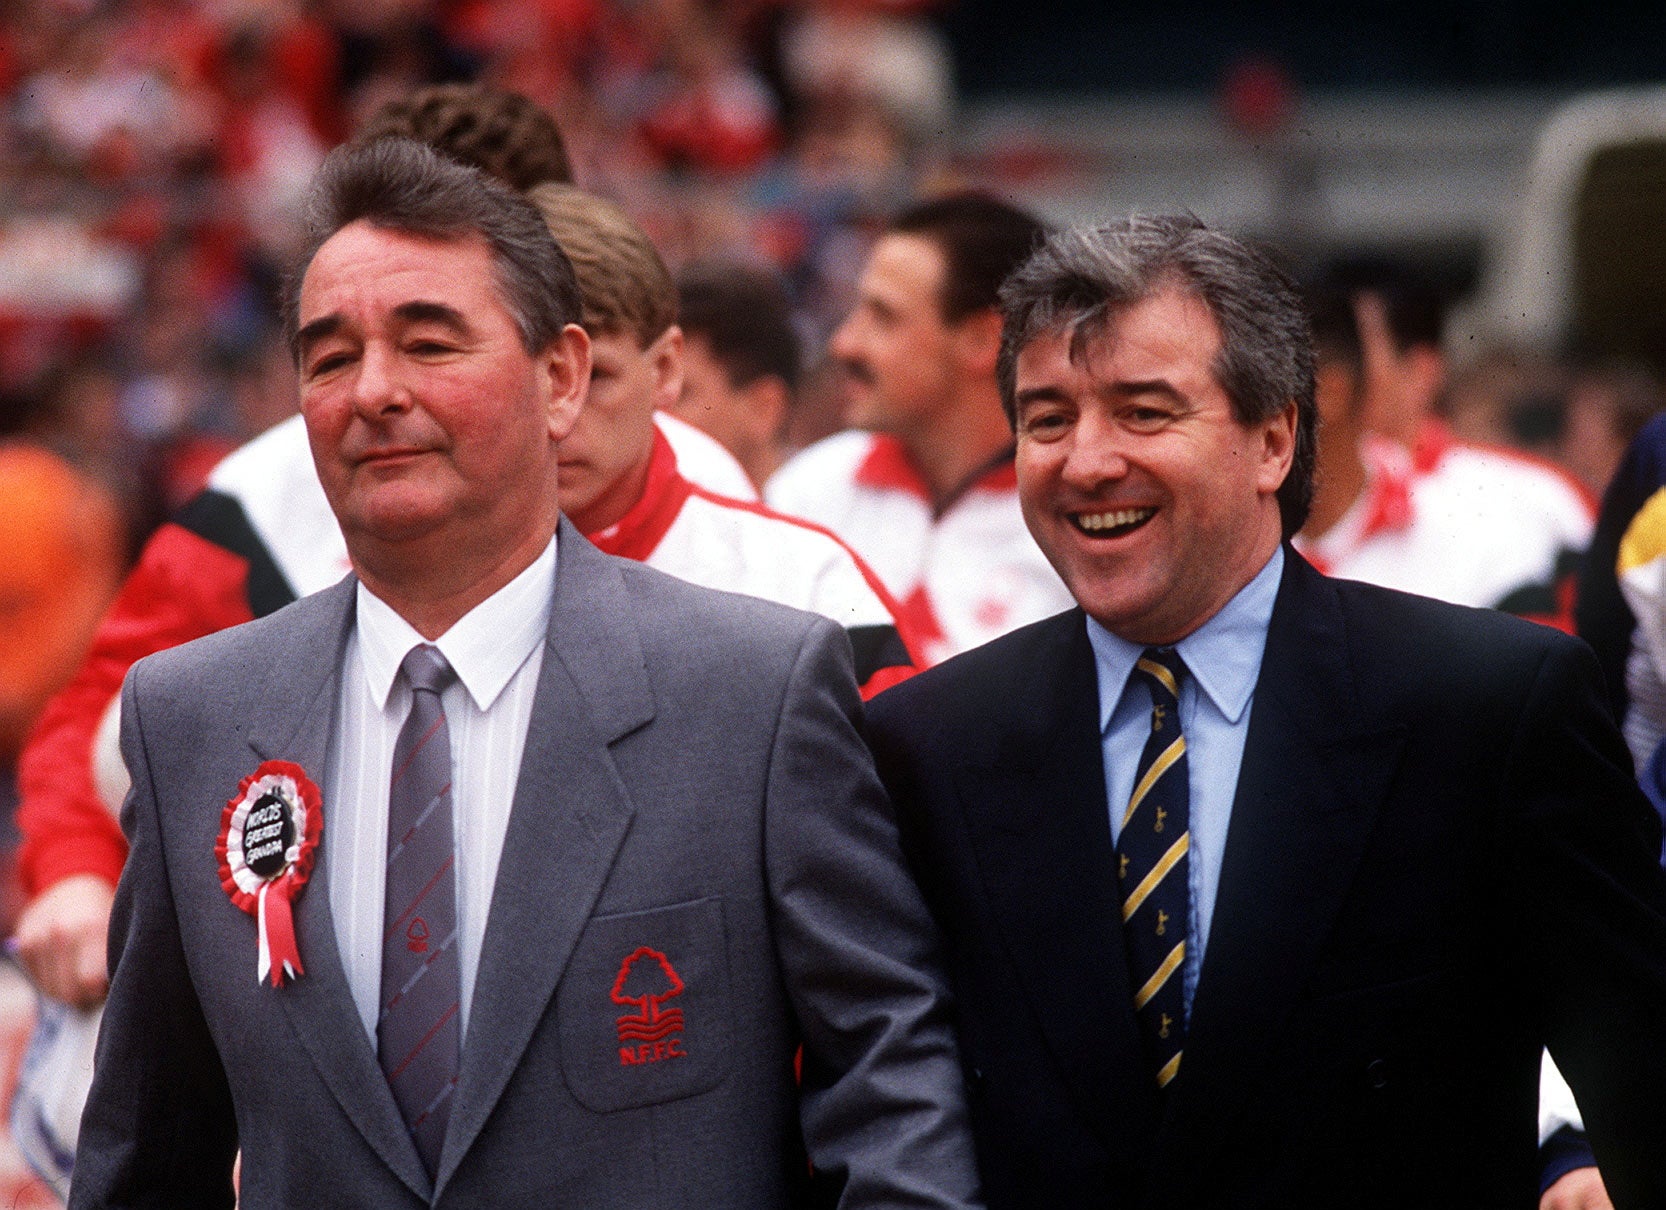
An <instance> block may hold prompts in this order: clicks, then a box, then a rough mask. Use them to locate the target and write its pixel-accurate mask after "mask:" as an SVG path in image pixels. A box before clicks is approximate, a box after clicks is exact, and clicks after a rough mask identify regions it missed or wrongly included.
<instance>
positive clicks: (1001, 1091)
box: [868, 217, 1666, 1210]
mask: <svg viewBox="0 0 1666 1210" xmlns="http://www.w3.org/2000/svg"><path fill="white" fill-rule="evenodd" d="M1002 298H1003V310H1004V321H1005V331H1004V338H1003V349H1002V356H1001V371H1000V372H1001V385H1002V393H1003V397H1004V401H1005V404H1006V407H1007V409H1008V413H1009V416H1010V417H1011V418H1012V420H1013V423H1014V427H1015V430H1016V433H1017V438H1018V454H1017V469H1018V478H1019V492H1020V497H1021V500H1022V504H1023V508H1024V515H1025V520H1026V522H1027V523H1028V525H1029V528H1030V530H1031V532H1032V533H1033V534H1034V535H1035V537H1036V540H1037V542H1038V543H1039V544H1040V545H1041V547H1042V549H1043V550H1044V551H1045V552H1046V553H1047V555H1048V557H1049V559H1050V560H1051V561H1052V563H1053V566H1054V567H1055V568H1057V569H1058V571H1059V573H1060V575H1061V576H1062V577H1063V578H1064V580H1065V582H1066V583H1067V584H1068V585H1069V587H1070V589H1071V592H1072V594H1073V595H1074V596H1075V598H1076V600H1077V602H1078V604H1079V608H1077V609H1074V610H1072V611H1070V612H1068V613H1065V614H1061V615H1059V616H1058V617H1055V618H1052V619H1050V620H1047V621H1044V622H1040V623H1037V624H1036V625H1033V626H1030V627H1028V628H1025V629H1023V630H1020V631H1017V632H1015V633H1013V634H1011V635H1008V636H1006V637H1004V638H1002V639H999V640H997V641H995V642H993V643H990V644H988V645H987V646H984V647H982V648H979V649H976V650H974V651H972V652H969V653H967V654H966V655H964V656H961V657H960V658H958V659H955V660H952V661H949V662H948V663H946V664H944V665H943V666H941V667H940V668H938V669H935V670H933V671H932V672H929V673H926V674H924V675H922V676H920V677H918V678H916V679H915V680H913V681H912V682H909V683H907V684H905V685H902V686H899V687H898V688H897V689H895V690H892V691H890V692H888V693H886V694H884V695H882V696H881V697H880V698H879V699H878V700H877V701H876V702H874V703H873V704H872V706H871V710H870V715H869V722H868V725H869V731H870V742H871V744H872V745H873V747H874V749H875V752H876V754H877V756H878V758H879V763H880V768H881V772H882V775H883V776H884V777H885V779H886V781H887V783H888V784H889V787H890V789H891V792H892V794H893V796H894V797H895V799H896V801H897V805H898V808H899V811H900V813H901V816H902V820H903V828H904V836H905V843H906V845H907V847H908V848H909V850H910V856H911V860H912V861H913V864H914V867H915V870H916V873H917V875H918V877H919V878H920V879H921V881H922V884H923V885H924V887H925V890H926V894H927V898H928V901H929V902H930V904H931V906H932V909H933V911H934V913H935V914H936V916H937V918H938V920H939V922H940V923H941V925H942V926H943V928H944V930H945V933H946V935H947V938H948V954H949V963H950V973H951V979H952V981H953V984H954V989H955V992H956V995H957V1000H958V1003H959V1011H960V1021H959V1028H960V1037H961V1051H962V1060H963V1062H964V1064H965V1065H966V1069H967V1079H968V1083H969V1085H970V1088H971V1094H972V1111H973V1124H974V1131H975V1137H976V1141H977V1143H978V1145H979V1153H980V1156H979V1158H980V1163H981V1166H982V1170H983V1176H984V1180H985V1189H986V1192H987V1194H988V1198H989V1204H990V1206H991V1207H1022V1206H1032V1205H1046V1206H1049V1207H1077V1206H1080V1207H1088V1206H1092V1207H1097V1208H1104V1207H1124V1206H1129V1207H1134V1206H1137V1207H1192V1206H1211V1207H1213V1206H1230V1207H1235V1208H1236V1207H1272V1206H1281V1207H1289V1206H1296V1207H1340V1206H1347V1207H1379V1206H1380V1207H1384V1208H1385V1210H1386V1208H1388V1207H1396V1208H1404V1207H1412V1206H1415V1207H1452V1208H1453V1210H1457V1208H1459V1207H1463V1208H1465V1210H1475V1208H1477V1207H1503V1206H1520V1207H1530V1206H1532V1205H1533V1203H1534V1199H1535V1194H1536V1175H1537V1164H1536V1156H1535V1143H1536V1131H1535V1126H1536V1119H1535V1103H1536V1093H1537V1087H1538V1071H1539V1053H1540V1048H1541V1047H1542V1046H1545V1045H1548V1046H1549V1048H1550V1050H1551V1052H1552V1054H1553V1055H1554V1056H1555V1058H1556V1060H1557V1062H1558V1063H1559V1064H1560V1065H1561V1067H1562V1070H1563V1071H1564V1072H1565V1073H1566V1074H1567V1076H1568V1078H1569V1081H1570V1083H1572V1085H1573V1087H1574V1089H1575V1091H1576V1093H1577V1094H1578V1096H1579V1098H1580V1102H1581V1105H1582V1107H1583V1108H1584V1109H1585V1111H1586V1121H1587V1124H1588V1125H1589V1127H1590V1129H1591V1133H1592V1137H1593V1140H1594V1143H1595V1147H1596V1154H1597V1159H1598V1162H1599V1164H1600V1166H1601V1167H1602V1170H1603V1174H1604V1176H1605V1177H1606V1178H1607V1180H1608V1185H1609V1189H1610V1191H1611V1192H1612V1194H1613V1197H1614V1201H1615V1204H1616V1205H1618V1206H1620V1207H1628V1206H1637V1207H1646V1206H1662V1205H1666V1164H1662V1163H1661V1162H1660V1158H1659V1146H1660V1143H1661V1140H1663V1139H1666V882H1663V878H1662V875H1661V872H1660V869H1659V867H1658V866H1657V865H1656V862H1655V854H1656V853H1657V852H1658V849H1659V826H1658V823H1657V821H1656V820H1655V818H1654V816H1653V814H1652V813H1651V812H1650V810H1649V809H1648V807H1647V805H1646V804H1645V803H1644V802H1643V800H1642V799H1641V797H1640V796H1639V794H1638V793H1637V791H1636V788H1635V786H1634V784H1633V782H1632V778H1631V774H1630V765H1629V761H1628V760H1627V758H1626V753H1625V748H1624V746H1623V745H1622V743H1621V742H1620V738H1619V736H1618V734H1617V733H1616V732H1615V729H1614V727H1613V725H1612V723H1611V722H1610V720H1609V719H1608V717H1607V714H1606V712H1605V707H1604V706H1603V700H1602V698H1603V695H1602V688H1601V684H1600V678H1599V676H1598V673H1597V670H1596V665H1595V662H1594V661H1593V659H1592V657H1591V654H1590V652H1589V651H1588V650H1587V649H1586V648H1584V647H1583V646H1582V645H1580V644H1578V643H1577V642H1575V641H1573V640H1571V639H1568V638H1566V637H1565V636H1563V635H1561V634H1558V633H1555V632H1553V631H1551V630H1549V629H1548V628H1545V627H1540V626H1536V625H1532V624H1529V623H1525V622H1521V621H1519V620H1517V619H1514V618H1510V617H1505V616H1501V615H1498V614H1494V613H1488V612H1481V611H1476V610H1466V609H1461V608H1457V607H1453V606H1447V605H1442V604H1437V603H1435V602H1432V601H1428V600H1424V599H1422V598H1417V597H1411V596H1407V595H1404V594H1398V593H1393V592H1388V591H1384V590H1381V589H1376V588H1371V587H1367V586H1364V585H1359V584H1353V583H1348V582H1344V581H1337V580H1329V579H1326V578H1325V577H1323V576H1321V575H1319V574H1318V573H1317V572H1315V571H1314V570H1313V569H1312V568H1311V567H1310V566H1308V564H1306V563H1305V562H1304V561H1303V560H1302V559H1301V557H1300V556H1299V555H1297V554H1296V553H1295V552H1294V551H1293V550H1292V549H1291V548H1290V547H1289V545H1288V538H1289V536H1290V535H1291V534H1293V533H1294V532H1295V531H1296V530H1297V529H1298V528H1299V527H1300V526H1301V524H1302V521H1303V519H1304V517H1305V515H1306V511H1307V507H1308V503H1309V500H1310V498H1311V493H1312V476H1313V465H1314V441H1315V433H1314V429H1315V416H1314V407H1313V361H1312V353H1311V348H1310V343H1309V338H1308V333H1307V325H1306V321H1305V318H1304V316H1303V313H1302V310H1301V307H1300V305H1299V304H1298V302H1297V300H1296V297H1295V294H1294V291H1293V290H1292V288H1291V285H1290V283H1289V281H1288V280H1287V279H1286V277H1285V276H1284V274H1283V273H1282V272H1281V271H1280V270H1279V269H1278V268H1276V267H1275V266H1274V265H1273V264H1272V263H1271V262H1270V261H1268V260H1267V259H1266V258H1265V257H1264V256H1262V255H1261V254H1259V253H1257V252H1255V251H1253V250H1252V249H1249V248H1247V247H1245V246H1244V245H1242V244H1240V243H1238V242H1237V241H1234V240H1232V239H1230V238H1228V237H1226V236H1224V235H1221V234H1219V233H1217V232H1213V231H1210V230H1208V229H1206V228H1205V227H1203V226H1202V224H1200V223H1198V222H1197V221H1196V220H1194V219H1189V218H1146V217H1135V218H1132V219H1130V220H1128V221H1126V222H1123V223H1120V224H1115V225H1112V226H1108V227H1103V228H1099V229H1094V230H1074V231H1068V232H1063V233H1060V234H1058V235H1056V236H1054V237H1053V238H1052V239H1050V240H1049V241H1048V242H1047V244H1045V245H1044V246H1043V247H1042V248H1041V249H1040V250H1039V251H1038V252H1037V253H1036V255H1035V256H1034V257H1033V258H1032V259H1031V260H1030V261H1029V262H1028V263H1027V264H1026V265H1025V266H1024V267H1023V268H1021V269H1020V270H1019V271H1018V272H1017V273H1016V274H1015V275H1014V276H1013V277H1012V278H1010V279H1009V280H1008V282H1007V284H1006V286H1005V287H1004V288H1003V292H1002Z"/></svg>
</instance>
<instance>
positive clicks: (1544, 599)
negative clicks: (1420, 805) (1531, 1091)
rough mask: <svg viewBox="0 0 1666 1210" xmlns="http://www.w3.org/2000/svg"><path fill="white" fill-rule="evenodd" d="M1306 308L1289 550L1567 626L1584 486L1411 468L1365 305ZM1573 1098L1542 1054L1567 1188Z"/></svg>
mask: <svg viewBox="0 0 1666 1210" xmlns="http://www.w3.org/2000/svg"><path fill="white" fill-rule="evenodd" d="M1308 311H1309V315H1310V318H1311V321H1312V326H1313V347H1314V388H1315V389H1314V402H1315V404H1316V406H1317V408H1318V411H1319V424H1320V430H1319V461H1318V467H1317V471H1318V473H1317V475H1316V485H1315V491H1314V498H1313V507H1312V510H1311V512H1310V513H1309V515H1308V520H1307V524H1306V525H1305V526H1304V527H1303V528H1302V531H1301V533H1300V534H1298V535H1297V536H1296V539H1295V545H1296V549H1297V550H1299V551H1301V552H1302V554H1303V555H1304V556H1305V557H1307V559H1308V560H1309V561H1311V562H1312V563H1313V564H1314V566H1316V567H1318V568H1319V569H1320V570H1321V571H1324V572H1326V573H1327V574H1330V575H1335V576H1341V577H1343V578H1346V579H1351V580H1364V581H1366V582H1367V583H1372V584H1381V585H1383V586H1385V587H1388V588H1397V589H1400V590H1402V591H1405V592H1415V593H1419V594H1421V595H1423V596H1430V597H1436V598H1438V599H1440V600H1444V601H1452V602H1454V603H1456V604H1459V605H1476V606H1482V607H1489V608H1497V609H1503V610H1506V611H1508V612H1511V613H1516V614H1519V615H1522V616H1524V617H1529V618H1532V619H1534V620H1536V621H1541V622H1546V623H1548V624H1550V625H1554V626H1557V627H1559V628H1560V629H1564V630H1571V629H1572V626H1573V618H1572V615H1571V611H1570V606H1571V601H1569V600H1568V599H1567V597H1568V594H1567V593H1566V592H1565V586H1566V583H1567V581H1568V578H1569V576H1570V575H1571V574H1572V573H1571V568H1570V562H1571V560H1572V558H1573V557H1574V556H1575V555H1576V554H1577V553H1578V552H1579V551H1581V550H1583V549H1584V547H1585V545H1586V544H1587V542H1588V541H1589V534H1590V527H1591V516H1590V506H1589V502H1588V501H1587V500H1586V498H1585V497H1584V496H1583V495H1582V494H1581V493H1580V492H1579V491H1577V490H1575V489H1574V488H1573V487H1572V486H1571V485H1565V484H1561V483H1559V482H1558V481H1557V480H1556V479H1554V478H1553V477H1550V476H1548V474H1547V473H1546V472H1543V471H1541V470H1540V468H1538V467H1536V466H1531V465H1525V464H1523V465H1522V466H1519V467H1518V466H1514V465H1512V464H1511V462H1510V461H1509V456H1508V455H1504V454H1489V453H1487V452H1485V451H1483V450H1481V449H1480V447H1475V446H1457V445H1450V444H1449V445H1448V446H1447V448H1445V449H1444V450H1443V451H1442V452H1441V455H1440V457H1438V458H1437V459H1436V460H1435V465H1434V466H1433V467H1431V468H1430V469H1429V470H1428V471H1426V472H1425V473H1422V474H1419V473H1417V470H1416V467H1415V465H1414V462H1413V458H1412V454H1411V452H1410V451H1409V450H1407V449H1406V448H1405V447H1404V446H1402V445H1400V444H1398V443H1396V442H1393V441H1389V440H1387V439H1385V438H1383V437H1380V436H1375V435H1372V434H1370V433H1368V432H1367V430H1366V407H1367V398H1368V394H1369V389H1370V386H1369V380H1368V377H1367V370H1366V356H1365V341H1364V339H1363V335H1364V331H1365V329H1366V326H1367V325H1368V324H1369V323H1370V322H1372V316H1371V312H1370V308H1368V307H1364V308H1362V307H1360V306H1359V305H1358V299H1357V297H1356V296H1355V295H1354V294H1353V293H1352V292H1351V291H1350V290H1348V289H1347V288H1345V287H1342V286H1339V285H1338V284H1337V283H1336V282H1323V283H1321V284H1319V285H1317V286H1315V287H1314V288H1312V289H1310V290H1309V292H1308ZM1528 472H1531V473H1528ZM1572 1099H1573V1098H1572V1095H1571V1093H1570V1092H1569V1091H1568V1088H1567V1084H1566V1082H1565V1081H1564V1080H1563V1079H1562V1076H1561V1073H1560V1072H1558V1071H1557V1069H1556V1067H1555V1065H1554V1064H1553V1063H1552V1062H1551V1061H1550V1059H1549V1056H1548V1055H1547V1056H1545V1059H1544V1062H1543V1074H1542V1076H1541V1100H1542V1101H1543V1103H1544V1105H1545V1109H1544V1111H1543V1113H1542V1114H1541V1120H1542V1125H1541V1132H1540V1135H1541V1137H1540V1141H1541V1143H1542V1144H1543V1145H1544V1150H1543V1152H1542V1155H1541V1164H1542V1175H1543V1180H1542V1185H1543V1186H1544V1187H1545V1188H1549V1187H1552V1186H1555V1185H1556V1183H1557V1182H1559V1181H1562V1180H1564V1179H1565V1180H1566V1181H1568V1182H1569V1187H1570V1188H1571V1187H1572V1186H1573V1185H1574V1184H1584V1183H1587V1182H1596V1178H1595V1177H1594V1175H1593V1173H1594V1167H1593V1165H1594V1160H1593V1158H1592V1154H1591V1149H1590V1146H1589V1144H1588V1143H1587V1142H1586V1141H1585V1139H1584V1136H1583V1134H1582V1133H1581V1132H1580V1131H1579V1130H1578V1127H1579V1125H1580V1122H1579V1120H1578V1117H1577V1115H1576V1114H1569V1113H1568V1112H1567V1111H1566V1106H1568V1105H1571V1104H1572ZM1541 1191H1543V1190H1541ZM1563 1191H1564V1192H1566V1190H1565V1189H1564V1190H1563ZM1597 1192H1601V1186H1600V1182H1597ZM1601 1204H1602V1203H1593V1210H1594V1207H1595V1206H1598V1205H1601Z"/></svg>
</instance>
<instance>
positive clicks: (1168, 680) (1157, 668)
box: [1134, 647, 1186, 701]
mask: <svg viewBox="0 0 1666 1210" xmlns="http://www.w3.org/2000/svg"><path fill="white" fill-rule="evenodd" d="M1134 671H1135V672H1137V673H1138V674H1140V675H1141V676H1143V677H1144V678H1145V680H1146V683H1147V684H1149V685H1150V686H1151V689H1152V692H1153V693H1162V694H1164V695H1166V696H1167V697H1168V698H1169V699H1171V700H1173V701H1179V700H1180V682H1181V681H1182V680H1183V679H1184V678H1185V675H1186V663H1185V661H1184V660H1182V659H1181V658H1180V653H1179V652H1178V651H1176V650H1175V649H1174V648H1172V647H1147V648H1146V649H1145V650H1144V651H1143V652H1142V653H1141V654H1140V658H1139V659H1138V660H1136V661H1135V663H1134ZM1157 700H1161V699H1157Z"/></svg>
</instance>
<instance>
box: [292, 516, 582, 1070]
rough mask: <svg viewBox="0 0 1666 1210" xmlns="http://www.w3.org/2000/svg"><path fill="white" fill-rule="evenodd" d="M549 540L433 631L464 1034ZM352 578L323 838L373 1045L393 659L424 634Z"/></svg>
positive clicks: (351, 976) (516, 761)
mask: <svg viewBox="0 0 1666 1210" xmlns="http://www.w3.org/2000/svg"><path fill="white" fill-rule="evenodd" d="M554 586H555V540H554V539H553V538H552V539H551V540H550V544H549V546H548V547H546V548H545V550H544V553H543V554H542V555H540V556H539V557H538V558H537V560H535V561H534V562H533V564H532V565H531V566H530V567H528V568H527V569H526V570H525V571H523V572H522V573H521V574H520V575H518V576H516V577H515V578H514V579H513V580H511V581H510V582H509V583H508V584H506V585H504V586H503V587H502V588H500V589H499V590H498V591H497V592H496V593H494V594H493V595H492V596H490V597H488V598H487V599H486V600H484V601H482V602H481V603H480V604H479V605H476V606H475V607H474V608H473V609H471V610H470V611H469V612H468V613H466V614H465V615H463V617H462V618H461V619H460V620H459V621H458V622H457V624H456V625H454V626H453V627H452V628H451V629H450V630H448V631H446V632H445V634H443V635H441V636H440V637H439V638H438V639H437V640H435V642H434V646H436V647H438V648H439V649H440V651H441V652H442V653H443V654H444V655H445V658H446V659H447V660H449V661H450V663H451V666H452V668H454V669H455V670H456V672H457V680H456V682H454V683H453V684H452V685H451V687H450V688H448V689H447V690H446V691H445V692H444V693H443V694H442V695H441V698H440V700H441V703H442V704H443V705H444V707H445V716H446V725H447V728H448V729H449V731H450V733H451V767H452V790H451V800H452V821H453V828H454V831H455V833H456V843H457V864H456V867H455V868H456V871H457V934H458V961H459V963H460V966H461V980H462V989H461V990H462V1004H461V1007H460V1008H459V1010H458V1011H459V1015H460V1022H459V1024H460V1026H461V1028H462V1032H463V1037H464V1038H465V1039H466V1038H467V1037H468V1023H469V1008H470V1004H471V1002H472V1000H473V997H474V981H475V975H476V973H477V972H478V971H479V969H480V943H481V940H482V938H483V937H484V936H485V933H486V914H487V912H488V910H489V909H490V908H491V903H492V888H493V886H494V884H495V883H496V881H497V867H498V857H499V856H500V855H501V854H502V852H503V837H504V832H505V831H506V830H507V828H508V826H509V808H510V806H511V805H512V804H513V803H514V800H515V787H516V784H517V783H518V782H519V780H520V768H521V753H522V751H523V749H524V748H525V747H526V728H527V723H528V721H529V720H530V719H531V717H532V696H533V692H534V691H535V690H536V689H537V687H538V673H539V670H540V669H541V668H542V667H543V663H544V634H545V631H546V630H547V629H548V627H549V617H550V594H551V592H552V591H553V589H554ZM426 641H427V640H425V639H424V638H423V637H422V636H421V635H420V634H418V633H417V632H416V630H415V629H413V628H412V626H411V625H410V623H408V622H406V621H405V619H404V618H402V617H400V616H399V615H398V614H397V613H395V612H394V611H393V609H392V608H391V607H390V606H389V605H388V604H387V603H386V602H384V601H381V600H379V599H378V598H377V597H375V596H374V595H373V594H372V593H371V592H370V590H369V589H367V588H365V586H364V585H363V584H360V585H359V593H358V602H357V613H356V615H355V618H354V623H353V628H352V630H351V631H350V632H349V633H348V636H347V650H346V653H345V655H344V657H343V661H342V671H341V700H340V701H339V702H338V703H337V709H336V726H335V730H334V732H333V733H332V734H331V736H330V751H329V757H328V762H327V764H326V765H325V772H324V839H323V842H322V847H323V856H324V863H325V871H326V878H327V880H328V885H329V891H330V911H331V912H332V913H333V914H334V915H335V932H336V945H337V948H338V949H339V950H340V951H341V961H342V965H343V966H344V967H345V968H346V972H347V984H348V986H349V987H350V988H351V989H352V992H353V1002H354V1004H355V1005H357V1007H358V1010H359V1016H360V1018H361V1019H362V1020H363V1021H364V1027H365V1032H367V1033H368V1034H369V1035H370V1040H371V1044H372V1046H374V1045H375V1042H376V1019H377V1016H378V1015H379V1010H380V1000H381V987H382V941H381V938H382V915H383V904H382V898H383V893H384V889H385V886H386V882H387V848H388V782H389V779H390V776H391V769H392V763H393V746H394V742H395V741H396V740H397V739H398V738H399V730H400V728H401V727H402V726H404V723H405V716H406V714H408V713H409V712H410V708H411V688H410V686H409V685H408V684H406V683H405V680H404V678H403V677H401V676H400V675H399V665H400V662H401V661H402V660H404V658H405V656H406V655H407V654H408V653H409V652H410V650H411V648H413V647H415V646H418V645H419V644H421V643H424V642H426Z"/></svg>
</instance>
